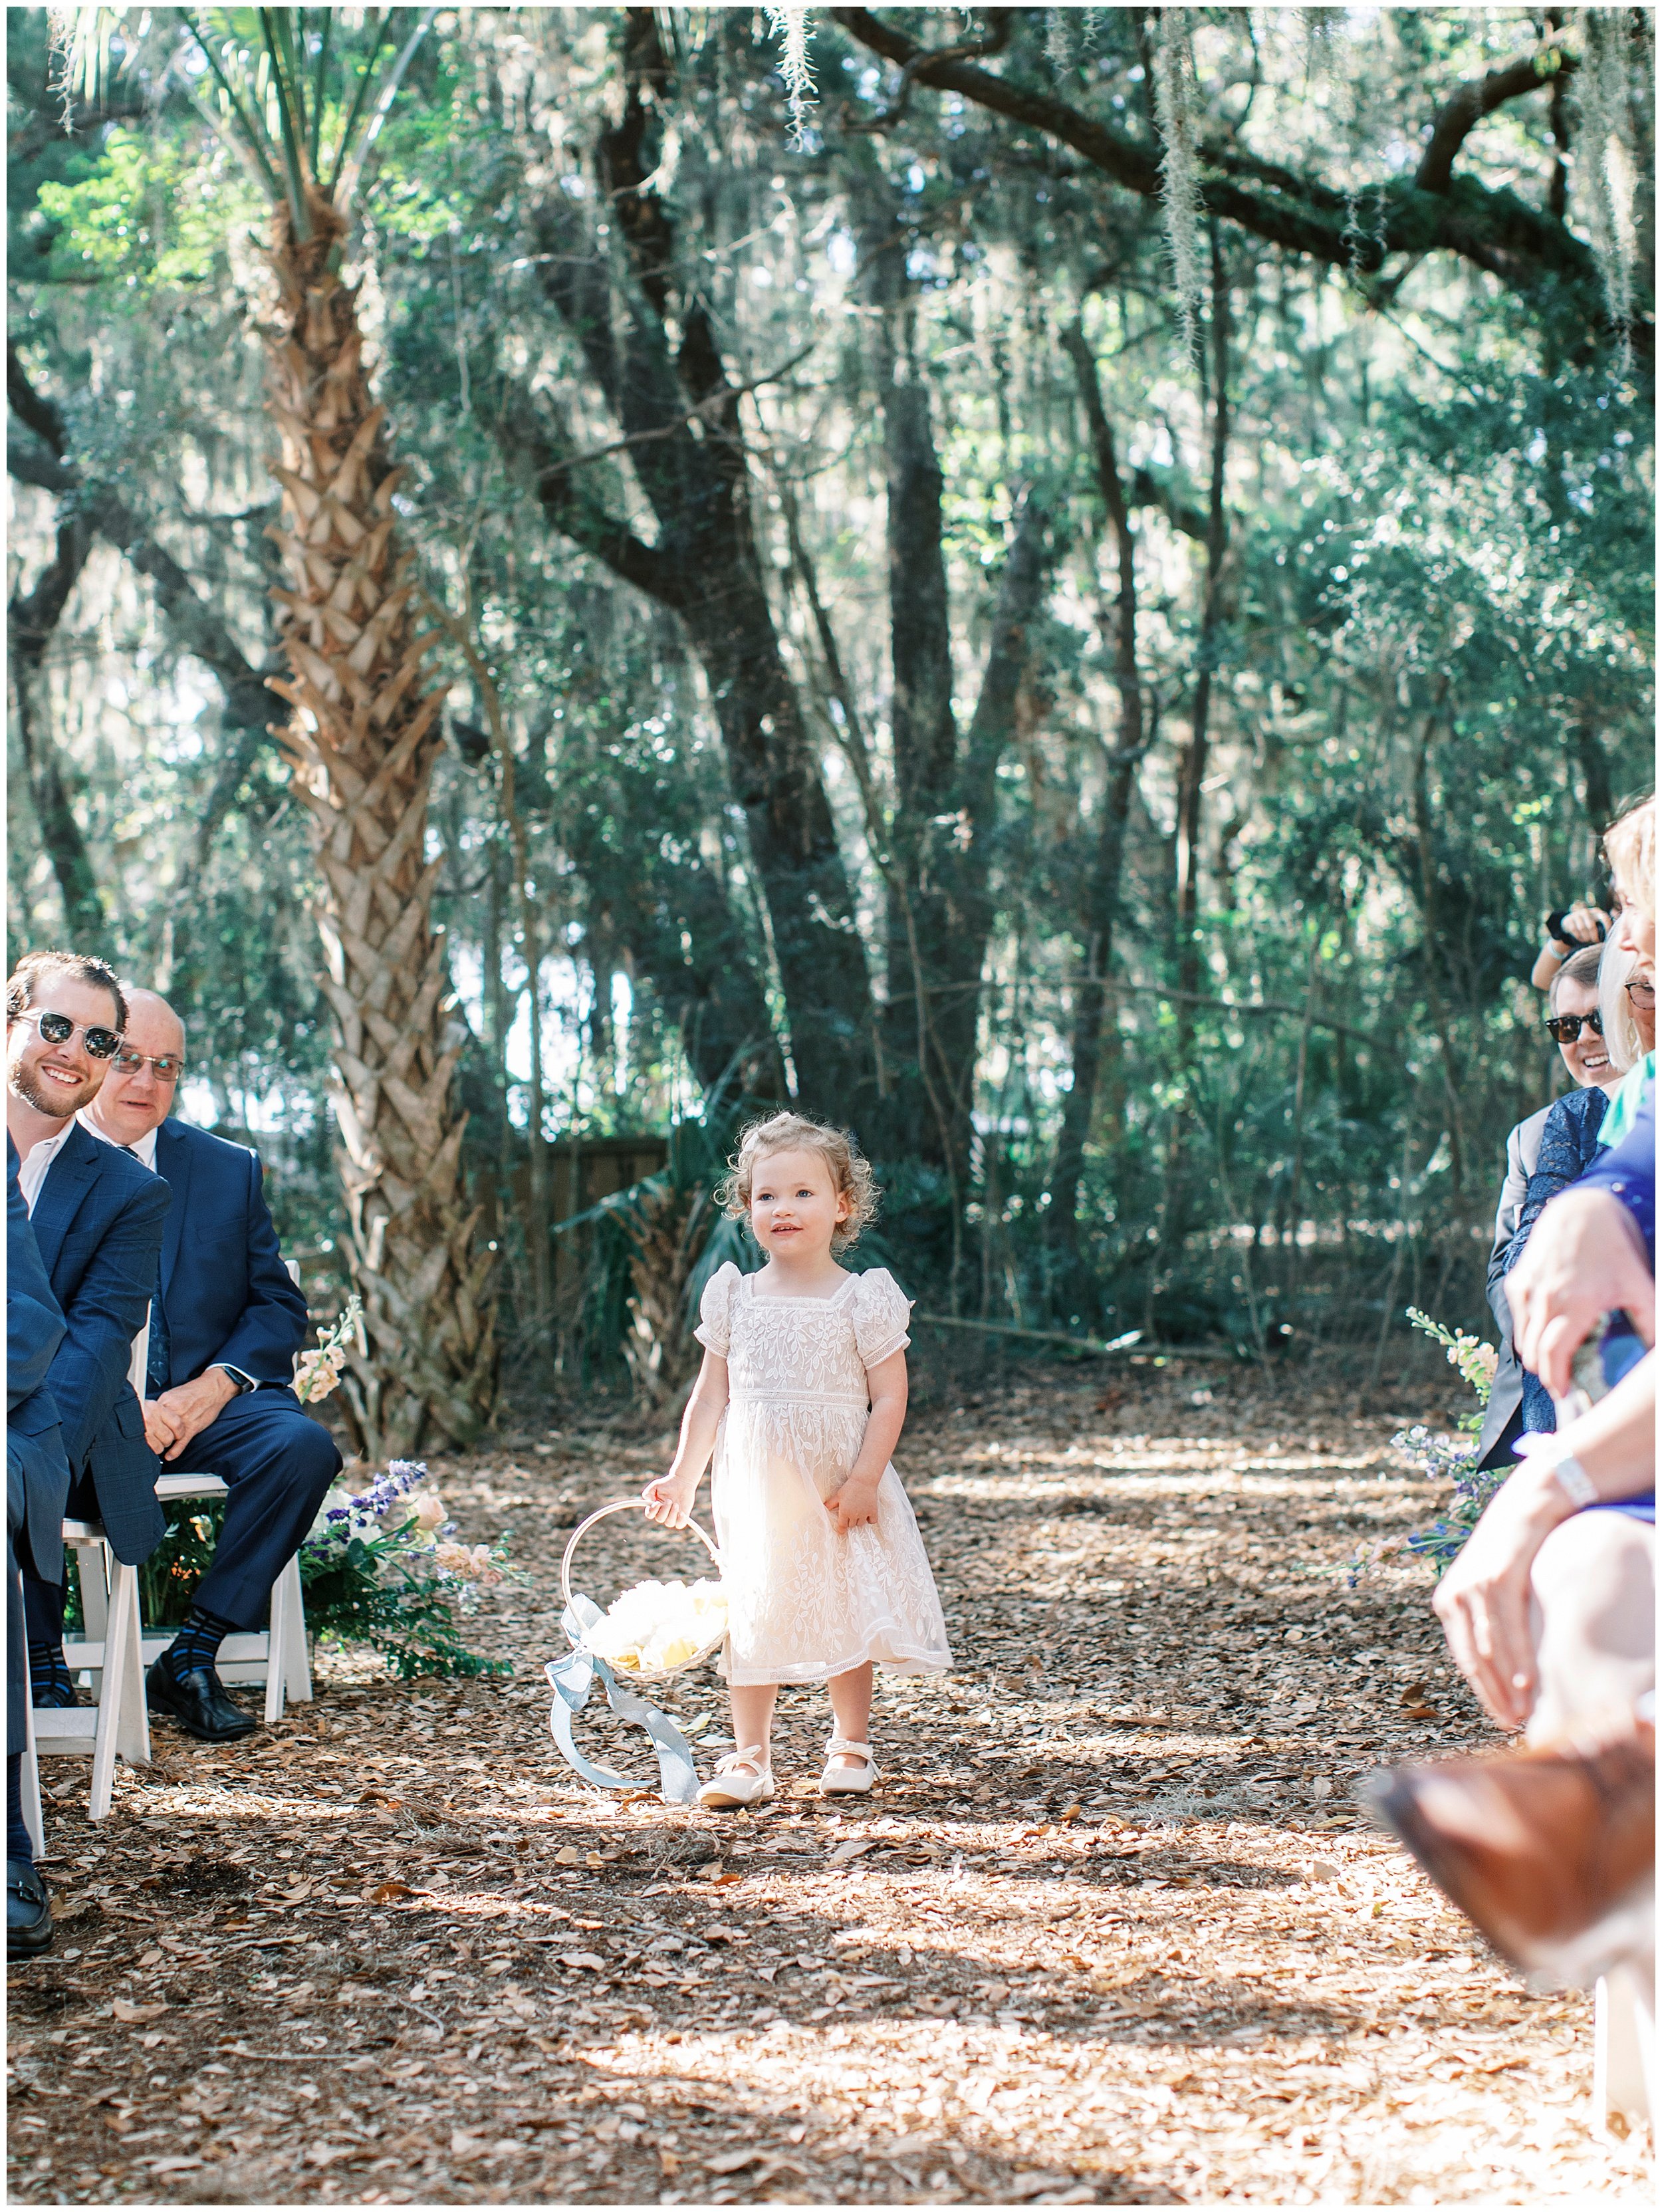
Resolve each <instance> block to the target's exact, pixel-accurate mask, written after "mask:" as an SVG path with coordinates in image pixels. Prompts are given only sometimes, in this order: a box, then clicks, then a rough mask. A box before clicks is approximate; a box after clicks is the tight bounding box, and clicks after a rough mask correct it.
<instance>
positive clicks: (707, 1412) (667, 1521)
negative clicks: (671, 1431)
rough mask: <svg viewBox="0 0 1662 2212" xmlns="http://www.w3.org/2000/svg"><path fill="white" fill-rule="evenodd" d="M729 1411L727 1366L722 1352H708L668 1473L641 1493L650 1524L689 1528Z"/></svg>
mask: <svg viewBox="0 0 1662 2212" xmlns="http://www.w3.org/2000/svg"><path fill="white" fill-rule="evenodd" d="M726 1410H727V1362H726V1361H725V1359H724V1358H722V1356H721V1354H720V1353H719V1352H711V1351H709V1350H706V1352H705V1354H704V1364H703V1365H702V1366H701V1368H700V1369H699V1370H698V1380H697V1382H696V1383H694V1385H693V1395H692V1396H691V1397H690V1398H688V1401H687V1410H686V1412H685V1413H683V1414H682V1417H681V1441H680V1442H679V1443H677V1445H676V1455H675V1457H674V1458H673V1459H672V1460H671V1461H670V1470H669V1473H668V1474H660V1475H659V1476H658V1480H656V1481H655V1482H649V1483H648V1484H647V1485H646V1488H645V1489H644V1490H643V1491H642V1492H641V1493H640V1503H641V1504H642V1506H643V1507H644V1508H645V1510H646V1518H647V1519H648V1520H649V1521H661V1522H663V1524H664V1527H665V1528H685V1527H686V1525H687V1522H688V1518H689V1516H691V1513H692V1510H693V1500H694V1499H695V1498H696V1497H697V1495H698V1486H699V1484H700V1483H701V1481H702V1480H704V1470H705V1468H707V1466H708V1465H709V1463H710V1454H711V1453H712V1452H713V1450H714V1449H715V1443H716V1431H717V1430H718V1429H719V1427H720V1426H721V1417H722V1415H723V1414H724V1413H725V1412H726Z"/></svg>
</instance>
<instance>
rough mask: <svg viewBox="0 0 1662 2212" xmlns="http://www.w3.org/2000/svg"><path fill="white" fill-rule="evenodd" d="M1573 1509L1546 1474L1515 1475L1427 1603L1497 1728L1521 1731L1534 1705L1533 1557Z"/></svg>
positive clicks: (1530, 1470) (1529, 1468)
mask: <svg viewBox="0 0 1662 2212" xmlns="http://www.w3.org/2000/svg"><path fill="white" fill-rule="evenodd" d="M1572 1510H1574V1509H1573V1508H1572V1507H1571V1504H1570V1502H1569V1500H1568V1498H1567V1497H1566V1496H1565V1495H1564V1493H1563V1491H1562V1489H1561V1488H1560V1486H1559V1485H1558V1483H1557V1481H1556V1480H1555V1479H1554V1477H1553V1475H1552V1474H1551V1472H1550V1468H1548V1467H1546V1466H1533V1465H1526V1466H1524V1467H1521V1468H1519V1470H1518V1472H1517V1474H1514V1475H1511V1476H1509V1477H1508V1478H1507V1480H1506V1482H1505V1483H1503V1484H1502V1485H1501V1488H1500V1489H1499V1490H1498V1491H1496V1492H1495V1495H1494V1497H1493V1498H1491V1499H1490V1500H1489V1505H1488V1508H1487V1510H1485V1512H1484V1514H1483V1518H1482V1520H1480V1521H1479V1522H1478V1523H1477V1527H1476V1528H1474V1529H1473V1530H1472V1532H1471V1535H1470V1536H1469V1537H1467V1539H1466V1541H1465V1546H1464V1547H1463V1548H1462V1550H1461V1552H1460V1556H1459V1559H1456V1560H1455V1562H1454V1564H1453V1566H1452V1567H1451V1568H1450V1569H1449V1571H1448V1572H1447V1574H1446V1575H1445V1576H1444V1577H1443V1578H1442V1580H1441V1582H1440V1583H1438V1585H1437V1591H1436V1595H1435V1597H1434V1598H1433V1599H1432V1601H1431V1603H1432V1607H1433V1610H1434V1611H1435V1613H1436V1615H1437V1618H1438V1620H1441V1623H1442V1625H1443V1633H1444V1635H1446V1636H1447V1638H1448V1648H1449V1650H1450V1652H1451V1653H1452V1654H1453V1659H1454V1663H1455V1665H1456V1666H1457V1667H1458V1668H1459V1670H1460V1672H1461V1674H1464V1675H1465V1678H1466V1680H1467V1681H1468V1682H1470V1683H1471V1686H1472V1688H1473V1689H1474V1690H1475V1691H1476V1692H1477V1695H1478V1696H1479V1698H1481V1699H1482V1700H1483V1707H1484V1710H1485V1711H1487V1713H1488V1714H1489V1718H1490V1719H1491V1720H1493V1721H1495V1722H1498V1723H1499V1724H1500V1726H1501V1728H1503V1729H1520V1728H1522V1726H1523V1725H1524V1723H1525V1722H1526V1720H1527V1719H1528V1718H1529V1716H1530V1712H1531V1710H1532V1707H1533V1705H1534V1703H1535V1693H1536V1688H1537V1682H1536V1673H1535V1651H1534V1646H1533V1644H1532V1642H1531V1640H1530V1633H1529V1578H1530V1571H1531V1569H1532V1567H1533V1566H1534V1565H1535V1554H1536V1553H1538V1551H1539V1550H1540V1548H1541V1547H1542V1545H1543V1544H1544V1542H1545V1541H1546V1540H1547V1538H1548V1537H1549V1536H1550V1534H1552V1531H1553V1530H1554V1529H1555V1528H1556V1527H1557V1526H1558V1524H1559V1522H1561V1521H1567V1520H1568V1518H1569V1516H1570V1514H1571V1512H1572Z"/></svg>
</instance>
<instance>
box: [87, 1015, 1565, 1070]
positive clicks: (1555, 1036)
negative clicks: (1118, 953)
mask: <svg viewBox="0 0 1662 2212" xmlns="http://www.w3.org/2000/svg"><path fill="white" fill-rule="evenodd" d="M1584 1022H1585V1023H1586V1026H1587V1027H1588V1028H1589V1029H1590V1030H1592V1033H1593V1035H1594V1036H1603V1035H1604V1016H1603V1015H1602V1014H1601V1013H1600V1012H1599V1011H1598V1007H1597V1006H1595V1007H1594V1008H1593V1010H1592V1012H1591V1013H1590V1014H1553V1015H1550V1017H1549V1018H1548V1021H1547V1034H1548V1036H1550V1038H1551V1039H1552V1041H1553V1042H1554V1044H1574V1042H1575V1040H1576V1038H1577V1037H1579V1036H1580V1034H1581V1025H1582V1024H1583V1023H1584ZM117 1065H118V1066H119V1065H120V1063H119V1061H118V1062H117Z"/></svg>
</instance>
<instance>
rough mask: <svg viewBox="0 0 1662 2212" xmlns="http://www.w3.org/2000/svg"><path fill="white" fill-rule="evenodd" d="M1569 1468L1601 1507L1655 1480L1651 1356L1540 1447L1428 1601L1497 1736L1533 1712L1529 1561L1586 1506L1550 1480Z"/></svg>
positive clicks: (1559, 1482) (1534, 1684)
mask: <svg viewBox="0 0 1662 2212" xmlns="http://www.w3.org/2000/svg"><path fill="white" fill-rule="evenodd" d="M1567 1461H1574V1462H1577V1463H1578V1464H1579V1468H1580V1473H1581V1474H1582V1475H1583V1476H1584V1477H1585V1479H1586V1481H1587V1482H1589V1483H1590V1484H1591V1485H1592V1490H1593V1493H1594V1495H1595V1497H1596V1498H1599V1499H1604V1500H1619V1499H1622V1498H1632V1497H1635V1496H1637V1495H1638V1494H1639V1493H1640V1492H1643V1491H1645V1490H1647V1489H1648V1488H1649V1486H1650V1485H1651V1484H1652V1483H1653V1480H1655V1471H1656V1355H1655V1353H1654V1352H1651V1353H1649V1354H1647V1357H1646V1358H1643V1359H1641V1361H1640V1363H1639V1364H1638V1365H1637V1366H1636V1367H1635V1368H1634V1369H1633V1370H1632V1371H1631V1372H1630V1373H1629V1374H1627V1375H1624V1376H1623V1378H1622V1380H1621V1381H1620V1382H1619V1383H1617V1386H1616V1388H1615V1389H1613V1390H1611V1391H1610V1392H1608V1393H1607V1394H1606V1395H1604V1397H1602V1398H1601V1399H1600V1400H1599V1401H1598V1404H1597V1405H1596V1406H1594V1407H1591V1408H1590V1410H1589V1411H1588V1412H1586V1413H1583V1414H1582V1415H1581V1416H1580V1419H1577V1420H1574V1421H1572V1422H1571V1423H1570V1425H1569V1426H1568V1428H1564V1429H1560V1430H1559V1431H1557V1433H1556V1435H1554V1436H1552V1437H1543V1438H1542V1439H1541V1442H1540V1446H1539V1448H1538V1449H1537V1450H1535V1451H1533V1452H1532V1453H1531V1455H1530V1456H1529V1458H1528V1459H1527V1460H1526V1462H1524V1464H1523V1466H1521V1467H1520V1468H1519V1469H1518V1472H1517V1473H1516V1474H1513V1475H1511V1476H1509V1477H1508V1478H1507V1480H1506V1481H1505V1482H1504V1483H1503V1484H1502V1485H1501V1487H1500V1489H1499V1490H1498V1491H1496V1492H1495V1495H1494V1497H1493V1498H1490V1500H1489V1504H1488V1507H1487V1509H1486V1510H1485V1511H1484V1513H1483V1518H1482V1519H1481V1520H1480V1521H1479V1522H1478V1523H1477V1527H1476V1528H1474V1529H1473V1530H1472V1532H1471V1535H1470V1536H1469V1537H1468V1538H1467V1539H1466V1541H1465V1545H1464V1547H1462V1549H1461V1552H1460V1555H1459V1558H1458V1559H1456V1560H1455V1562H1454V1564H1453V1566H1452V1567H1451V1568H1450V1569H1449V1571H1448V1572H1447V1574H1446V1575H1445V1576H1444V1577H1443V1578H1442V1580H1441V1582H1440V1583H1438V1585H1437V1591H1436V1595H1435V1597H1434V1598H1433V1599H1432V1601H1431V1602H1432V1605H1433V1607H1434V1609H1435V1612H1436V1614H1437V1618H1438V1619H1439V1620H1441V1623H1442V1625H1443V1633H1444V1634H1445V1635H1446V1636H1447V1638H1448V1648H1449V1650H1450V1652H1451V1653H1452V1655H1453V1660H1454V1663H1455V1665H1456V1666H1457V1667H1458V1668H1459V1670H1460V1672H1461V1673H1462V1674H1464V1675H1465V1678H1466V1680H1467V1681H1468V1682H1470V1683H1471V1686H1472V1688H1473V1689H1474V1690H1475V1691H1476V1692H1477V1695H1478V1697H1479V1698H1480V1699H1482V1700H1483V1705H1484V1708H1485V1710H1486V1711H1488V1713H1489V1717H1490V1718H1491V1719H1492V1720H1495V1721H1496V1722H1498V1723H1499V1724H1500V1726H1501V1727H1502V1728H1505V1729H1518V1728H1521V1727H1522V1726H1523V1724H1524V1723H1525V1722H1526V1720H1527V1719H1528V1718H1529V1716H1530V1711H1531V1710H1532V1707H1533V1705H1534V1703H1535V1692H1536V1688H1537V1681H1536V1670H1535V1652H1534V1648H1533V1646H1532V1643H1531V1641H1530V1634H1529V1588H1530V1571H1531V1570H1532V1567H1533V1566H1534V1564H1535V1555H1536V1553H1538V1551H1539V1550H1540V1548H1541V1547H1542V1545H1543V1544H1544V1542H1545V1541H1546V1540H1547V1538H1548V1537H1549V1536H1550V1534H1552V1531H1553V1530H1554V1529H1555V1528H1556V1527H1557V1526H1558V1524H1559V1522H1562V1521H1568V1519H1569V1517H1570V1516H1571V1515H1572V1514H1573V1513H1574V1512H1576V1511H1578V1510H1580V1506H1581V1504H1584V1503H1586V1502H1587V1501H1586V1499H1585V1498H1580V1497H1572V1495H1571V1494H1570V1490H1569V1489H1568V1488H1567V1487H1566V1486H1565V1481H1564V1480H1561V1479H1560V1477H1559V1476H1558V1474H1556V1471H1555V1470H1556V1468H1559V1467H1561V1466H1562V1465H1563V1464H1564V1462H1567ZM1570 1480H1571V1481H1572V1482H1574V1476H1572V1477H1571V1478H1570ZM1577 1487H1579V1485H1577Z"/></svg>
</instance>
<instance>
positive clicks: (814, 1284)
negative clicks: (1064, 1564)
mask: <svg viewBox="0 0 1662 2212" xmlns="http://www.w3.org/2000/svg"><path fill="white" fill-rule="evenodd" d="M721 1195H722V1198H723V1200H724V1201H725V1205H726V1207H727V1211H728V1212H729V1213H730V1214H731V1215H732V1216H733V1218H735V1219H738V1220H743V1219H748V1220H749V1225H750V1229H751V1231H752V1233H753V1234H754V1236H755V1240H756V1242H757V1243H758V1244H759V1245H760V1246H761V1249H762V1250H763V1251H764V1252H765V1253H766V1254H767V1266H766V1267H763V1268H762V1269H761V1273H758V1274H754V1275H742V1274H741V1273H739V1271H738V1269H737V1267H734V1266H733V1265H732V1264H731V1261H730V1262H729V1263H728V1264H727V1265H726V1266H725V1267H721V1268H719V1269H718V1271H717V1272H716V1273H715V1274H714V1275H713V1276H712V1277H711V1279H710V1280H709V1282H708V1283H707V1285H706V1286H705V1291H704V1297H703V1302H702V1304H701V1309H700V1322H699V1328H698V1331H697V1335H698V1340H699V1341H700V1343H701V1344H702V1345H703V1346H704V1347H705V1351H704V1364H703V1366H702V1368H701V1370H700V1371H699V1377H698V1382H697V1384H696V1386H695V1389H694V1391H693V1395H692V1397H691V1399H690V1400H689V1401H688V1406H687V1411H686V1413H685V1415H684V1417H683V1419H682V1424H681V1442H680V1444H679V1446H678V1448H677V1449H676V1455H675V1460H674V1462H673V1464H672V1465H671V1467H670V1471H669V1473H668V1474H665V1475H662V1476H660V1477H659V1479H658V1480H657V1481H656V1482H652V1483H649V1484H648V1485H647V1486H646V1491H645V1492H644V1493H643V1496H642V1501H641V1502H642V1504H644V1506H645V1508H646V1514H647V1517H648V1518H649V1519H651V1520H653V1521H660V1522H664V1524H665V1525H666V1526H667V1527H669V1528H682V1527H684V1526H685V1525H686V1522H687V1519H688V1515H689V1514H690V1512H691V1510H692V1504H693V1500H694V1498H695V1496H696V1495H697V1492H698V1486H699V1483H700V1480H701V1478H702V1476H703V1473H704V1468H705V1466H706V1463H707V1462H708V1460H709V1457H710V1454H711V1451H712V1449H713V1450H714V1453H715V1472H714V1475H713V1480H712V1485H711V1488H712V1504H713V1510H714V1513H715V1523H716V1541H717V1542H718V1543H719V1546H720V1547H721V1563H722V1580H723V1583H725V1587H726V1589H727V1593H728V1608H729V1609H728V1634H727V1643H726V1646H725V1650H724V1653H723V1656H722V1660H721V1662H720V1663H721V1671H722V1673H723V1674H725V1676H726V1678H727V1682H728V1687H729V1691H730V1693H731V1700H732V1712H733V1741H734V1743H735V1745H736V1747H737V1748H736V1749H735V1750H733V1751H732V1752H731V1753H729V1755H728V1756H727V1757H726V1758H725V1759H722V1760H721V1761H720V1763H719V1765H718V1766H717V1768H716V1771H715V1774H714V1776H713V1778H712V1779H711V1780H710V1781H708V1782H707V1783H706V1784H705V1785H704V1787H703V1789H702V1790H701V1791H700V1793H699V1801H700V1802H701V1804H704V1805H708V1806H714V1807H719V1808H724V1809H725V1808H731V1807H733V1806H737V1805H757V1804H761V1803H762V1802H765V1801H766V1800H767V1799H768V1798H770V1797H771V1796H773V1766H772V1754H771V1750H770V1745H769V1731H770V1729H771V1727H772V1723H773V1699H774V1697H775V1695H776V1693H777V1692H778V1689H779V1684H780V1683H781V1682H827V1683H828V1685H829V1687H830V1695H831V1711H832V1713H833V1715H834V1720H835V1732H834V1735H832V1738H831V1741H830V1743H829V1744H828V1747H827V1751H826V1765H825V1771H824V1772H823V1773H822V1775H821V1777H820V1789H821V1790H822V1793H823V1794H825V1795H827V1796H839V1795H843V1794H855V1793H864V1792H865V1791H868V1790H870V1788H871V1785H872V1784H873V1783H874V1782H875V1781H876V1779H877V1767H876V1761H875V1760H874V1759H873V1758H872V1756H871V1747H870V1742H869V1741H868V1740H867V1739H868V1735H869V1733H870V1713H871V1670H872V1665H873V1662H874V1661H877V1660H881V1661H882V1662H883V1665H884V1666H885V1667H890V1668H894V1669H895V1671H896V1672H897V1673H900V1674H917V1673H920V1672H923V1671H925V1670H933V1669H939V1668H946V1667H948V1666H949V1665H950V1664H951V1654H950V1652H949V1650H948V1649H947V1641H946V1625H945V1623H944V1622H943V1620H942V1618H941V1602H940V1599H939V1598H938V1597H937V1595H936V1591H935V1579H934V1577H933V1576H932V1575H931V1573H930V1571H929V1561H928V1559H926V1558H925V1555H924V1547H923V1539H922V1538H921V1536H920V1535H919V1533H918V1523H917V1521H916V1519H915V1518H914V1517H913V1511H912V1507H911V1504H910V1503H909V1502H908V1500H907V1494H906V1492H905V1491H904V1490H902V1489H901V1480H900V1477H899V1476H898V1475H897V1474H895V1470H894V1468H893V1467H891V1466H890V1464H889V1455H890V1453H891V1452H892V1451H893V1450H894V1449H895V1440H896V1439H897V1438H898V1437H899V1436H900V1433H901V1425H902V1423H903V1422H904V1421H905V1419H906V1346H907V1344H908V1343H910V1341H911V1339H910V1338H909V1337H908V1336H907V1317H908V1316H909V1313H910V1310H911V1308H910V1302H909V1300H908V1299H907V1297H906V1296H905V1294H904V1293H903V1292H902V1291H901V1288H900V1286H899V1285H898V1284H897V1283H896V1282H895V1279H894V1277H893V1276H892V1275H891V1274H889V1273H888V1271H887V1269H885V1268H882V1267H874V1268H873V1269H872V1270H871V1271H870V1273H867V1274H864V1275H851V1274H850V1273H847V1271H846V1269H845V1268H842V1267H839V1266H838V1265H837V1262H836V1259H835V1257H834V1255H835V1254H836V1253H838V1252H841V1251H846V1249H848V1247H849V1246H850V1245H851V1244H852V1243H853V1242H854V1240H855V1238H856V1237H858V1235H859V1233H860V1231H861V1230H862V1228H864V1225H865V1224H866V1223H867V1222H868V1221H870V1218H871V1216H872V1214H873V1213H874V1212H876V1200H877V1189H876V1183H875V1182H873V1180H872V1176H871V1170H870V1167H869V1166H868V1165H867V1164H866V1162H865V1161H864V1159H863V1158H861V1157H860V1155H859V1153H858V1152H857V1151H856V1150H855V1148H854V1146H853V1144H852V1140H851V1139H849V1138H848V1137H847V1136H846V1135H845V1134H844V1133H843V1132H842V1131H841V1130H840V1129H833V1128H828V1127H826V1126H825V1125H824V1124H823V1123H822V1122H818V1121H808V1120H807V1119H805V1118H804V1116H803V1115H800V1114H775V1115H773V1116H772V1117H771V1118H770V1119H769V1120H767V1121H759V1122H755V1123H754V1124H753V1125H752V1126H751V1127H749V1128H748V1129H747V1130H746V1131H745V1133H744V1135H743V1139H742V1141H741V1143H740V1146H739V1152H738V1158H737V1162H736V1164H735V1166H734V1170H733V1173H732V1175H731V1177H730V1178H729V1180H728V1182H727V1183H726V1184H725V1187H724V1188H723V1191H722V1194H721Z"/></svg>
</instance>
